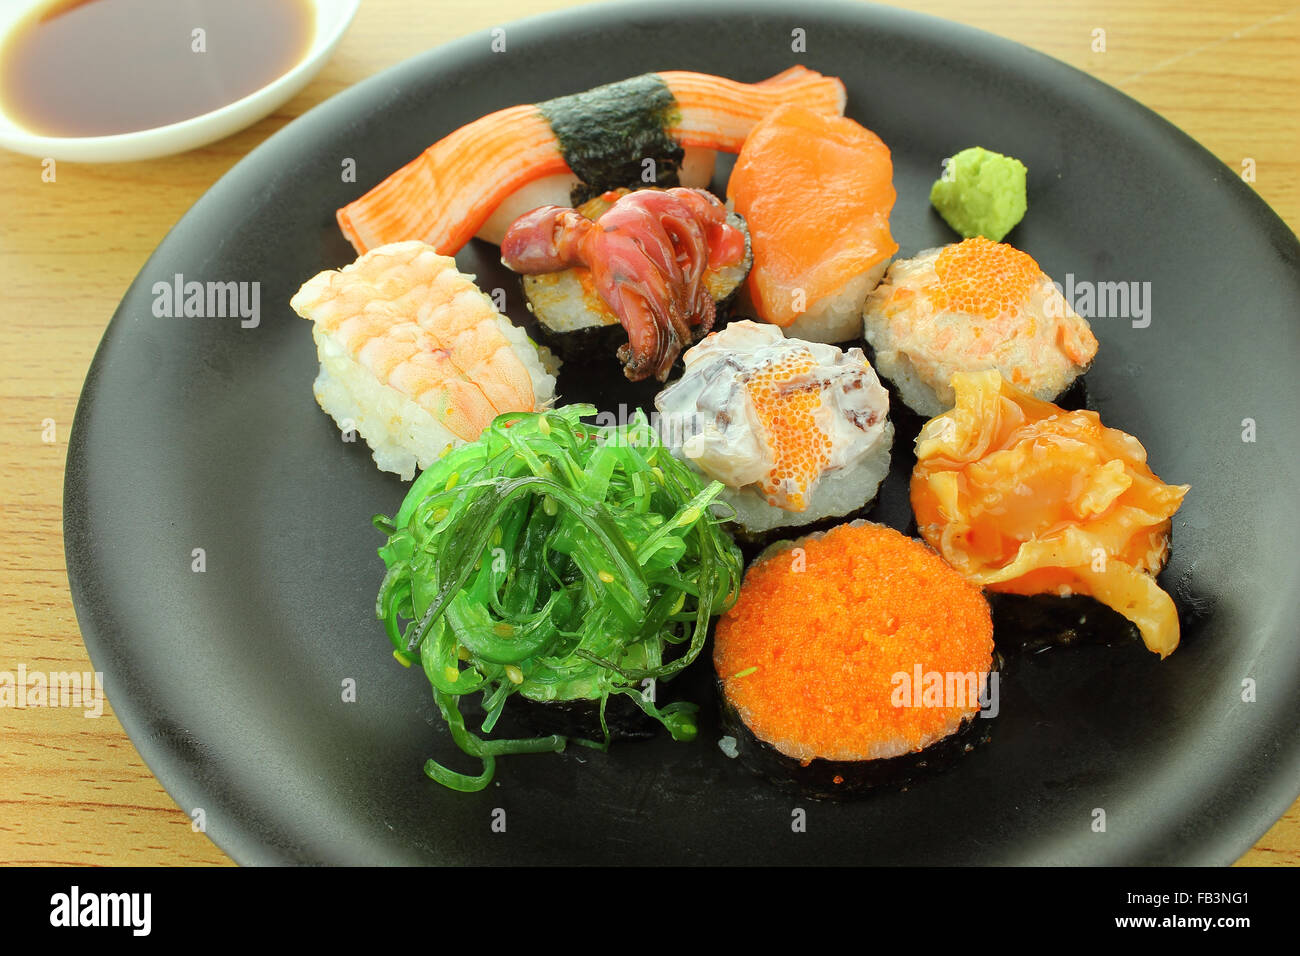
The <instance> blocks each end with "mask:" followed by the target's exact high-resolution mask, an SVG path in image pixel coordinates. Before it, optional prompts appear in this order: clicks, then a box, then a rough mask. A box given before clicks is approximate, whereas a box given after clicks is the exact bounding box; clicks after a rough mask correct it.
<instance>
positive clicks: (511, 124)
mask: <svg viewBox="0 0 1300 956" xmlns="http://www.w3.org/2000/svg"><path fill="white" fill-rule="evenodd" d="M788 104H795V105H799V106H802V107H804V108H805V109H808V110H811V111H813V112H817V113H826V114H840V113H842V112H843V111H844V84H843V83H842V82H840V81H839V80H838V79H836V78H834V77H828V76H823V75H822V74H820V73H817V72H815V71H813V70H809V69H807V68H805V67H802V66H794V67H791V68H790V69H788V70H785V71H784V72H782V73H778V74H777V75H776V76H773V77H770V78H769V79H766V80H763V81H761V82H759V83H738V82H736V81H734V80H728V79H725V78H723V77H719V76H709V75H707V74H703V73H690V72H684V71H667V72H664V73H647V74H645V75H643V76H636V77H632V78H631V79H627V80H622V81H620V82H617V83H610V84H608V85H606V86H598V87H596V88H595V89H591V90H588V91H586V92H585V93H577V94H574V95H571V96H562V97H559V98H558V99H554V100H547V101H546V102H543V103H538V104H535V105H530V106H512V107H509V108H507V109H503V110H498V111H497V112H495V113H490V114H488V115H487V116H484V117H482V118H481V119H477V120H475V121H474V122H472V123H469V124H468V125H466V126H462V127H461V128H460V129H458V130H456V131H455V132H453V133H450V134H448V135H447V136H445V137H443V138H442V139H440V140H438V142H436V143H434V144H433V145H432V146H430V147H429V148H428V149H426V150H425V151H424V152H423V153H421V154H420V155H419V156H417V157H416V158H415V159H414V160H412V161H411V162H409V163H407V164H406V165H405V166H403V167H402V168H401V169H399V170H398V171H397V172H395V173H393V174H392V175H391V176H389V177H388V178H387V179H385V180H384V181H383V182H381V183H380V184H379V185H378V186H375V187H374V188H373V189H371V190H370V191H369V192H368V193H366V194H365V195H364V196H362V197H361V198H360V199H357V200H355V201H354V202H351V203H349V204H348V205H346V206H344V207H343V208H342V209H340V210H339V211H338V221H339V226H340V228H342V230H343V234H344V235H345V236H346V237H347V238H348V241H349V242H351V243H352V245H353V246H354V247H355V248H356V250H357V252H359V253H364V252H367V251H368V250H370V249H373V248H375V247H376V246H381V245H385V244H388V243H392V242H401V241H405V240H411V239H419V240H423V241H424V242H427V243H429V244H430V245H432V246H433V247H434V248H435V249H436V250H437V251H438V252H439V253H440V254H442V255H454V254H455V253H456V251H457V250H459V249H460V247H461V246H463V245H464V244H465V243H466V242H468V241H469V240H470V238H471V237H472V236H474V235H475V234H476V233H478V232H479V231H480V229H482V228H483V227H484V225H485V224H486V223H487V222H488V220H489V218H490V217H492V216H493V213H494V212H496V211H497V210H498V209H499V208H500V207H502V205H503V204H504V203H506V202H507V200H510V199H511V198H512V197H515V195H516V194H517V193H519V192H520V191H521V190H524V189H526V188H527V187H531V186H534V185H536V184H538V183H539V182H540V181H543V180H546V181H548V182H549V183H550V184H551V185H552V186H553V187H555V188H559V189H561V190H562V192H563V198H564V200H565V201H567V200H568V196H569V191H570V187H571V186H576V187H579V188H580V189H581V190H582V191H583V192H584V193H586V194H592V195H594V194H599V193H601V192H604V191H605V190H607V189H616V188H619V187H622V186H631V185H645V179H644V176H645V172H646V165H645V161H646V160H647V159H653V160H655V163H656V166H655V170H656V178H655V180H654V181H655V182H657V183H658V184H660V185H670V186H671V185H675V183H674V182H671V181H667V180H669V179H672V178H675V177H676V172H677V167H678V165H679V164H684V160H683V150H685V151H687V152H688V153H689V152H690V151H696V150H706V151H707V150H721V151H723V152H733V153H734V152H738V151H739V150H740V147H741V144H742V143H744V141H745V138H746V136H748V135H749V132H750V130H752V129H753V128H754V125H755V124H756V123H757V122H758V121H759V120H760V119H762V118H763V117H764V116H766V115H767V114H768V113H769V112H771V111H772V110H774V109H776V108H777V107H780V106H784V105H788ZM688 158H689V157H688ZM708 171H709V172H708V174H709V175H711V172H712V166H711V164H710V165H709V166H708ZM683 178H685V177H683ZM684 184H685V185H705V184H707V176H706V177H705V182H704V183H684ZM548 201H552V200H551V199H550V197H549V195H547V194H538V193H536V192H533V193H530V194H529V195H528V199H527V201H526V202H524V203H523V207H522V208H518V211H517V214H522V213H524V212H527V211H528V210H529V209H532V208H535V207H537V206H541V205H545V204H546V203H547V202H548ZM505 225H509V223H505ZM502 231H503V230H502Z"/></svg>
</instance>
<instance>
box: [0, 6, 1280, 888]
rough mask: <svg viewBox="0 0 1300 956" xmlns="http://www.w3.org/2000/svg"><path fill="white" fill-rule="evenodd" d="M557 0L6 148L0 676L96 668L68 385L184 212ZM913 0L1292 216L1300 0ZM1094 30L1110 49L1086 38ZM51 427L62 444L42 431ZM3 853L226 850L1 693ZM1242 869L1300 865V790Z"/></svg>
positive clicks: (440, 9) (440, 18)
mask: <svg viewBox="0 0 1300 956" xmlns="http://www.w3.org/2000/svg"><path fill="white" fill-rule="evenodd" d="M572 5H573V4H572V3H569V2H565V0H500V2H497V3H495V4H486V3H482V2H479V0H442V2H437V3H412V2H409V0H365V2H364V3H363V4H362V8H361V11H360V13H359V14H358V16H357V19H356V21H355V23H354V24H353V26H352V28H351V29H350V31H349V32H348V34H347V36H346V37H345V38H344V39H343V41H342V43H341V45H340V46H339V48H338V50H337V52H336V54H335V55H334V57H333V59H332V60H331V61H330V63H329V64H328V65H327V66H326V67H325V69H324V71H323V72H322V73H321V74H320V75H319V76H318V77H317V78H316V79H315V80H314V81H313V82H312V83H311V84H310V85H309V86H308V87H307V89H306V90H305V91H304V92H303V93H302V94H300V95H299V96H297V97H296V98H295V99H294V100H293V101H291V102H290V103H289V104H288V105H287V106H285V107H284V108H282V109H281V110H279V111H278V112H277V113H276V114H275V115H273V116H271V117H268V118H267V119H265V120H263V121H261V122H260V123H258V124H256V125H255V126H253V127H251V128H250V129H247V130H245V131H243V132H241V133H239V134H237V135H235V136H232V137H229V138H228V139H225V140H223V141H221V142H218V143H216V144H214V145H211V146H208V147H205V148H203V149H199V150H196V151H194V152H192V153H188V154H186V155H182V156H175V157H171V158H167V159H161V160H156V161H151V162H139V163H127V164H122V165H80V164H74V163H60V164H58V167H57V180H56V181H55V182H53V183H46V182H42V179H41V172H42V167H41V164H40V162H39V161H38V160H35V159H30V158H27V157H22V156H17V155H13V154H2V155H0V182H3V184H4V196H5V210H4V215H3V223H4V225H3V231H2V232H0V250H2V252H3V255H2V256H0V288H3V289H4V290H6V301H5V307H4V321H3V322H0V402H3V408H4V416H3V419H2V420H0V476H2V477H3V521H2V522H0V599H2V600H0V670H9V671H13V670H16V669H17V667H18V665H19V664H20V663H22V664H24V665H25V666H26V667H27V668H29V669H31V670H43V671H71V670H76V671H82V670H87V669H89V668H90V662H89V659H88V658H87V656H86V652H85V648H84V646H83V645H82V643H81V638H80V634H79V632H78V629H77V622H76V619H75V617H74V615H73V611H72V605H71V602H70V598H69V595H68V585H67V578H66V572H65V568H64V559H63V539H62V515H61V497H62V479H63V465H64V458H65V456H66V453H67V437H68V429H69V426H70V424H71V422H72V417H73V411H74V408H75V405H76V401H77V396H78V394H79V392H80V389H81V384H82V381H83V379H84V377H85V373H86V369H87V367H88V366H89V364H90V361H91V358H92V356H93V354H94V351H95V347H96V345H97V343H98V341H99V338H100V335H101V334H102V332H103V330H104V327H105V325H106V324H107V322H108V319H109V317H110V316H111V315H112V314H113V310H114V308H115V306H116V305H117V302H118V300H119V299H120V297H121V295H122V294H123V292H124V291H125V289H126V287H127V285H128V284H129V283H130V281H131V279H132V278H133V277H134V276H135V274H136V272H137V271H138V270H139V269H140V267H141V266H142V265H143V263H144V261H145V259H146V258H147V257H148V255H149V254H150V253H151V252H152V251H153V249H154V247H155V246H156V245H157V244H158V242H159V241H160V240H161V239H162V238H163V236H164V235H165V234H166V232H167V230H168V229H169V228H170V227H171V226H172V224H173V223H175V222H176V220H177V219H179V218H180V217H181V216H182V215H183V214H184V213H185V211H186V210H187V209H188V208H189V207H190V205H191V204H192V203H193V202H194V201H195V200H197V199H198V198H199V197H200V196H201V195H202V194H203V192H204V191H205V190H207V189H208V188H209V187H210V186H211V185H212V184H213V183H214V182H216V180H217V179H218V178H219V177H220V176H221V175H222V174H223V173H225V172H226V171H227V170H228V169H229V168H230V167H231V166H233V165H234V164H235V163H236V162H237V161H238V160H239V159H240V158H241V157H242V156H244V155H245V154H246V153H248V152H249V151H250V150H251V149H253V148H254V147H255V146H257V145H258V144H259V143H260V142H262V141H263V140H264V139H266V137H268V136H269V135H271V134H272V133H274V132H275V131H276V130H278V129H280V128H281V127H282V126H283V125H284V124H285V123H287V122H289V121H290V120H292V119H293V118H294V117H296V116H298V115H300V114H302V113H303V112H305V111H306V110H308V109H310V108H311V107H313V106H315V105H316V104H318V103H320V102H322V101H324V100H326V99H328V98H329V97H330V96H332V95H334V94H335V93H337V92H339V91H340V90H342V89H344V88H345V87H347V86H349V85H351V84H353V83H356V82H357V81H359V80H361V79H364V78H365V77H367V76H370V75H372V74H374V73H376V72H378V71H380V70H382V69H384V68H385V67H388V66H391V65H393V64H395V63H398V62H400V61H402V60H404V59H406V58H407V57H409V56H412V55H414V54H416V53H419V52H421V51H423V50H425V49H427V48H429V47H431V46H434V45H436V44H439V43H442V42H444V41H446V40H450V39H453V38H455V37H457V36H461V35H464V34H468V33H472V32H475V31H484V30H487V29H489V28H491V27H492V26H495V25H498V24H501V23H505V22H507V21H509V20H512V19H516V18H518V17H521V16H527V15H531V14H535V13H541V12H545V11H548V10H553V9H558V8H561V7H568V6H572ZM909 6H912V7H913V8H916V9H921V10H924V11H926V12H929V13H932V14H936V15H938V16H942V17H947V18H949V19H953V20H958V21H961V22H964V23H967V24H970V25H972V26H976V27H979V28H982V29H984V30H988V31H991V32H993V33H997V34H1001V35H1003V36H1006V37H1010V38H1012V39H1014V40H1017V41H1019V42H1021V43H1024V44H1026V45H1028V46H1030V47H1033V48H1035V49H1037V50H1041V51H1042V52H1044V53H1047V54H1049V55H1051V56H1053V57H1056V58H1058V59H1060V60H1063V61H1065V62H1067V63H1069V64H1071V65H1073V66H1076V67H1078V68H1080V69H1082V70H1085V71H1086V72H1088V73H1091V74H1093V75H1094V76H1096V77H1098V78H1100V79H1101V80H1104V81H1105V82H1107V83H1110V84H1112V85H1114V86H1116V87H1118V88H1119V89H1121V90H1123V91H1124V92H1125V93H1128V94H1129V95H1130V96H1133V97H1134V98H1136V99H1138V100H1139V101H1141V102H1142V103H1144V104H1146V105H1147V106H1149V107H1151V108H1152V109H1154V110H1155V111H1156V112H1158V113H1160V114H1161V115H1163V116H1165V117H1166V118H1167V119H1169V120H1170V121H1171V122H1173V123H1174V124H1176V125H1177V126H1179V127H1181V128H1183V129H1184V130H1186V131H1187V132H1188V133H1190V134H1191V135H1192V136H1193V137H1194V138H1196V139H1197V140H1199V141H1200V142H1201V143H1203V144H1204V145H1205V146H1206V147H1208V148H1209V149H1210V150H1211V151H1212V152H1214V153H1215V155H1217V156H1218V157H1219V158H1220V159H1221V160H1223V162H1225V163H1226V164H1227V165H1228V166H1229V167H1231V168H1233V169H1234V170H1239V169H1241V168H1242V163H1243V160H1245V159H1247V158H1250V159H1253V160H1254V161H1255V167H1256V175H1257V179H1256V182H1255V184H1254V185H1255V188H1256V189H1257V190H1258V192H1259V194H1260V195H1261V196H1262V197H1263V198H1264V199H1265V200H1266V201H1267V202H1268V203H1270V204H1271V205H1272V206H1273V208H1274V209H1275V210H1277V212H1278V213H1279V214H1280V215H1281V216H1282V218H1283V219H1284V220H1285V221H1286V222H1287V223H1288V224H1289V225H1290V226H1291V228H1292V229H1296V228H1297V225H1298V224H1300V186H1298V184H1300V123H1297V122H1296V120H1297V113H1296V104H1295V98H1296V94H1297V89H1298V88H1297V82H1296V81H1297V73H1298V64H1300V59H1298V58H1297V57H1296V55H1295V51H1296V50H1297V49H1300V44H1298V42H1297V41H1300V7H1297V6H1295V5H1291V4H1286V3H1270V2H1259V0H1247V2H1240V3H1234V4H1231V5H1226V4H1225V5H1217V4H1216V5H1211V4H1208V3H1203V2H1193V3H1188V2H1167V0H1136V2H1115V0H1105V2H1069V0H1067V2H1060V3H1056V4H1051V5H1045V4H1040V3H1036V2H1024V0H960V2H957V0H929V2H922V3H917V4H911V5H909ZM1099 29H1100V30H1104V31H1105V38H1106V49H1105V52H1098V51H1096V50H1094V48H1093V47H1094V45H1095V34H1094V31H1096V30H1099ZM51 421H52V425H53V440H52V441H46V440H44V438H48V437H50V436H49V435H48V434H45V435H43V431H47V428H46V426H47V425H48V424H49V422H51ZM0 741H2V742H3V745H2V746H0V862H5V863H11V864H15V863H16V864H56V865H57V864H92V865H93V864H130V865H141V864H144V865H155V864H171V865H176V864H182V865H186V864H228V863H229V862H230V861H229V859H228V858H227V857H226V856H225V854H223V853H222V852H221V851H220V850H219V849H218V848H217V847H216V846H215V845H213V844H212V843H211V842H210V841H209V840H208V839H207V838H206V837H205V836H203V835H202V834H201V833H197V832H194V830H193V828H192V825H191V821H190V818H189V817H188V816H187V814H186V813H185V812H184V811H182V810H181V809H180V808H178V807H177V806H176V805H175V804H174V803H173V801H172V800H171V799H170V798H169V797H168V795H167V794H166V792H165V791H164V790H163V789H162V787H161V786H160V785H159V783H158V781H157V780H156V779H155V778H154V776H153V775H152V773H150V771H149V769H148V768H147V767H146V766H145V764H144V762H143V761H142V760H141V759H140V757H139V755H138V754H137V752H136V750H135V748H134V747H133V746H132V744H131V742H130V740H129V739H128V738H127V737H126V735H125V733H124V732H123V731H122V728H121V726H120V724H118V722H117V720H116V719H115V718H114V716H113V714H112V708H111V704H110V705H108V706H106V708H105V711H104V714H103V716H101V717H99V718H98V719H90V718H87V717H84V716H82V713H81V711H80V710H77V709H73V708H52V707H47V708H40V709H14V708H0ZM1241 862H1242V863H1245V864H1289V865H1296V864H1298V863H1300V802H1298V803H1297V805H1296V806H1293V807H1292V808H1291V809H1290V810H1289V811H1288V812H1287V814H1286V815H1285V816H1284V817H1283V818H1282V819H1281V820H1279V821H1278V823H1277V824H1276V825H1275V826H1274V827H1273V828H1272V829H1270V830H1269V831H1268V832H1267V833H1266V834H1264V836H1262V837H1261V838H1260V840H1259V842H1258V843H1257V844H1256V846H1255V847H1254V848H1253V849H1252V850H1250V851H1249V852H1248V853H1247V854H1246V855H1245V856H1244V857H1243V858H1242V861H1241Z"/></svg>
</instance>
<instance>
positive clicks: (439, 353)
mask: <svg viewBox="0 0 1300 956" xmlns="http://www.w3.org/2000/svg"><path fill="white" fill-rule="evenodd" d="M289 304H290V305H291V306H292V307H293V309H294V311H295V312H297V313H298V314H299V315H300V316H302V317H303V318H304V319H310V320H312V321H313V322H314V323H315V327H314V329H313V330H312V335H313V337H314V338H315V340H316V351H317V355H318V357H319V358H320V375H319V376H318V377H317V379H316V384H315V387H314V392H315V395H316V401H317V403H318V404H319V405H320V407H321V408H322V409H324V410H325V411H326V412H328V413H329V414H330V415H331V416H332V417H333V418H334V420H335V422H337V423H338V425H339V428H340V429H342V430H343V432H344V434H345V436H346V435H348V434H349V433H350V432H352V431H353V430H355V431H356V432H357V433H359V434H360V435H361V437H362V438H364V439H365V440H366V442H367V443H368V444H369V445H370V447H371V449H372V450H373V452H374V459H375V463H376V464H377V465H378V466H379V467H380V468H381V469H382V470H384V471H392V472H396V473H398V474H400V475H401V476H402V477H403V478H404V479H409V478H411V477H412V476H413V475H414V474H415V468H416V466H417V465H418V466H419V467H421V468H427V467H428V466H429V465H430V464H432V463H433V462H434V461H435V460H436V459H437V458H439V457H440V456H441V455H443V454H444V453H445V452H447V451H448V450H450V449H451V448H454V447H456V446H458V445H461V444H464V443H466V442H470V441H473V440H474V439H476V438H478V436H479V434H480V433H481V432H482V431H483V429H484V428H486V427H487V426H488V424H489V423H490V422H491V421H492V419H493V418H495V417H496V416H497V415H499V414H501V413H502V412H531V411H535V410H538V409H540V408H542V407H544V406H545V405H547V404H548V403H549V402H550V401H551V400H552V398H553V397H554V394H555V376H554V374H553V372H554V371H555V369H554V368H553V367H552V368H548V367H547V364H548V360H549V359H550V355H549V353H548V352H546V351H544V350H540V349H538V348H537V347H536V346H534V345H533V344H532V342H530V341H529V340H528V337H527V336H526V335H525V334H524V331H523V330H522V329H519V328H516V327H515V326H513V325H511V324H510V320H509V319H507V318H506V317H505V316H503V315H501V314H500V313H499V312H498V311H497V309H496V307H495V306H494V305H493V303H492V300H491V299H490V298H488V296H486V295H485V294H484V293H483V292H482V291H480V290H479V289H478V287H477V286H475V285H474V281H473V279H472V277H470V276H467V275H464V274H462V273H461V272H459V271H458V270H457V269H456V262H455V260H454V259H450V258H448V257H446V256H440V255H438V253H436V252H435V251H434V250H433V249H432V248H431V247H430V246H428V245H426V244H425V243H423V242H401V243H394V244H392V245H388V246H382V247H380V248H378V249H374V250H372V251H370V252H368V253H366V254H365V255H363V256H361V258H359V259H357V261H356V262H354V263H352V264H351V265H348V266H345V267H344V268H343V269H341V270H339V271H337V272H335V271H326V272H322V273H319V274H318V275H317V276H315V277H314V278H312V279H310V280H308V281H307V282H306V283H305V284H304V285H303V287H302V288H301V289H299V290H298V293H297V294H296V295H295V296H294V297H293V299H291V300H290V302H289Z"/></svg>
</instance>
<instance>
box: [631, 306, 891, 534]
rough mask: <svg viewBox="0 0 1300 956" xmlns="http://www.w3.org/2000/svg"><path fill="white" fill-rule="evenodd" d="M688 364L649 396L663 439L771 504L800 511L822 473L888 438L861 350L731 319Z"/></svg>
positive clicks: (883, 397)
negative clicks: (665, 433) (751, 487)
mask: <svg viewBox="0 0 1300 956" xmlns="http://www.w3.org/2000/svg"><path fill="white" fill-rule="evenodd" d="M685 363H686V371H685V374H684V375H683V376H682V377H681V379H679V380H678V381H677V382H674V383H673V384H672V385H671V386H669V387H668V388H666V389H665V390H664V391H663V392H661V393H660V394H659V396H658V397H657V398H656V399H655V405H656V407H657V408H658V409H659V412H660V415H661V427H662V428H665V429H667V430H668V431H669V432H670V436H671V437H670V438H669V439H668V443H669V444H670V445H673V446H677V445H680V447H681V450H682V453H683V454H684V455H685V457H686V458H687V459H689V460H690V461H692V462H694V463H695V465H696V466H697V467H699V468H700V470H701V471H703V472H704V473H705V474H706V475H708V476H710V477H712V478H716V479H717V480H719V481H721V482H723V483H724V484H726V485H728V486H729V487H732V488H740V487H744V486H748V485H754V486H756V490H758V491H759V492H760V493H761V494H762V495H763V496H764V498H765V499H766V501H767V503H768V504H770V505H773V506H776V507H780V508H785V509H787V510H790V511H803V510H804V509H805V507H806V506H807V498H808V496H809V494H810V493H811V491H812V490H813V488H814V486H815V485H816V484H817V482H818V481H819V480H820V478H821V477H822V476H823V475H824V474H827V473H829V472H832V471H836V470H839V469H843V468H848V467H850V466H852V465H854V464H856V463H857V462H858V461H859V460H861V459H862V458H863V457H865V456H866V455H867V454H868V453H869V452H871V451H872V450H873V449H875V448H876V447H877V446H878V445H879V443H880V442H881V441H882V440H884V439H885V438H886V437H888V436H887V435H886V430H887V428H888V417H887V416H888V413H889V393H888V392H887V391H885V388H884V386H882V385H881V384H880V381H879V380H878V379H877V378H876V374H875V372H873V371H872V369H871V365H870V364H869V363H868V362H867V359H866V356H865V355H863V353H862V350H861V349H856V348H854V349H849V350H848V351H843V350H841V349H838V348H836V347H835V346H833V345H822V344H820V343H816V342H803V341H800V340H799V339H787V338H786V337H785V336H784V335H782V333H781V330H780V329H779V328H777V327H775V326H772V325H766V324H760V323H757V322H732V323H731V324H730V325H728V326H727V327H726V328H725V329H723V330H722V331H721V332H715V333H713V334H712V335H710V336H708V337H707V338H705V339H704V341H702V342H700V343H699V344H698V345H696V346H695V347H694V348H692V349H691V350H690V351H688V352H687V353H686V356H685Z"/></svg>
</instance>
